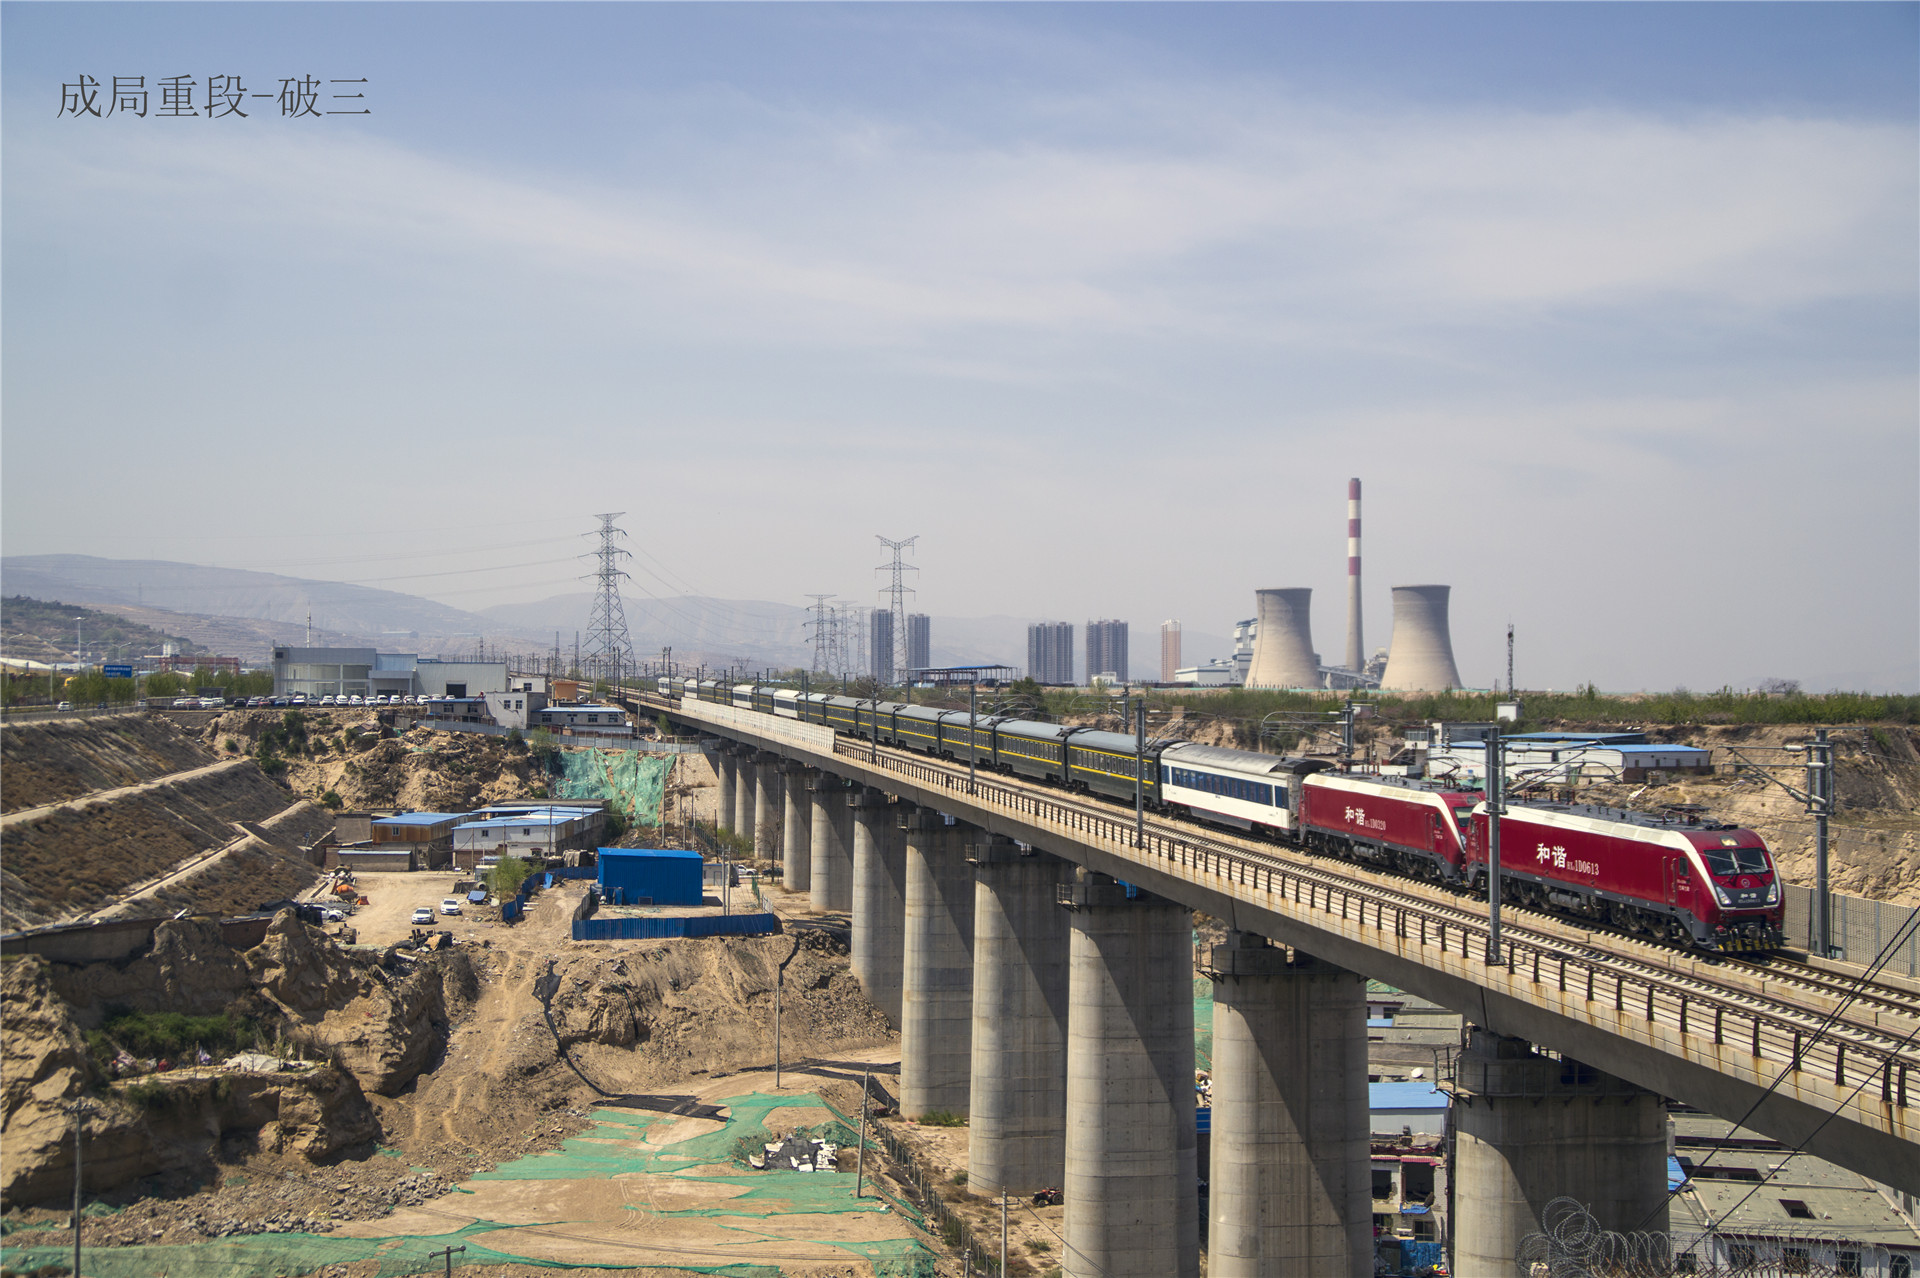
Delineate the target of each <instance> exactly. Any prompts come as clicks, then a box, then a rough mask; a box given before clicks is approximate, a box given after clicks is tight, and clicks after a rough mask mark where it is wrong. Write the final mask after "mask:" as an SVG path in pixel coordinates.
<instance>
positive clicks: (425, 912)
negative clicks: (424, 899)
mask: <svg viewBox="0 0 1920 1278" xmlns="http://www.w3.org/2000/svg"><path fill="white" fill-rule="evenodd" d="M413 921H414V922H415V923H431V922H433V907H432V906H430V905H423V906H421V907H420V908H419V909H417V910H415V911H414V912H413Z"/></svg>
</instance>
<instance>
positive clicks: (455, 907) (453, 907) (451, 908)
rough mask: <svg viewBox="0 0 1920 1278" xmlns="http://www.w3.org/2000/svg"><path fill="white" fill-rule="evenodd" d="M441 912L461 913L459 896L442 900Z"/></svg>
mask: <svg viewBox="0 0 1920 1278" xmlns="http://www.w3.org/2000/svg"><path fill="white" fill-rule="evenodd" d="M440 912H441V913H442V914H458V913H459V912H460V898H459V897H457V896H449V897H447V898H445V899H444V900H442V901H441V902H440Z"/></svg>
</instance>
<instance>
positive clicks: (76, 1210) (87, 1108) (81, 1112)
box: [67, 1099, 93, 1278]
mask: <svg viewBox="0 0 1920 1278" xmlns="http://www.w3.org/2000/svg"><path fill="white" fill-rule="evenodd" d="M67 1112H68V1113H70V1114H72V1115H73V1278H80V1138H81V1134H82V1133H83V1132H84V1131H85V1129H86V1125H87V1115H88V1114H91V1113H92V1112H93V1103H92V1102H91V1101H88V1100H84V1099H82V1100H77V1101H75V1102H74V1103H73V1104H71V1105H69V1106H67Z"/></svg>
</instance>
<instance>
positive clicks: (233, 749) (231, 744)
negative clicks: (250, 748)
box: [225, 737, 240, 754]
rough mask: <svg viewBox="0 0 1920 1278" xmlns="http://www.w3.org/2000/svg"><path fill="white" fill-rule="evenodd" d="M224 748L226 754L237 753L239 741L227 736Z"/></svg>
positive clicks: (238, 751)
mask: <svg viewBox="0 0 1920 1278" xmlns="http://www.w3.org/2000/svg"><path fill="white" fill-rule="evenodd" d="M225 749H226V752H227V753H228V754H239V753H240V743H239V742H238V741H235V740H234V739H233V738H232V737H228V738H227V741H226V746H225Z"/></svg>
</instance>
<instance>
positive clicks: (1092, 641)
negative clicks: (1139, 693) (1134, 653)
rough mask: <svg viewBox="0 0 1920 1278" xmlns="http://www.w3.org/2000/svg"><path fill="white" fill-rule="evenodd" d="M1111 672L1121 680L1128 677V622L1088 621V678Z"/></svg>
mask: <svg viewBox="0 0 1920 1278" xmlns="http://www.w3.org/2000/svg"><path fill="white" fill-rule="evenodd" d="M1103 674H1110V675H1113V676H1114V677H1115V678H1117V679H1119V680H1120V681H1121V682H1123V683H1124V682H1125V681H1126V678H1127V623H1126V622H1124V621H1108V620H1106V619H1104V618H1103V619H1101V620H1099V621H1089V622H1088V623H1087V679H1088V681H1089V682H1091V681H1092V680H1093V679H1095V678H1096V677H1098V676H1100V675H1103Z"/></svg>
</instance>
